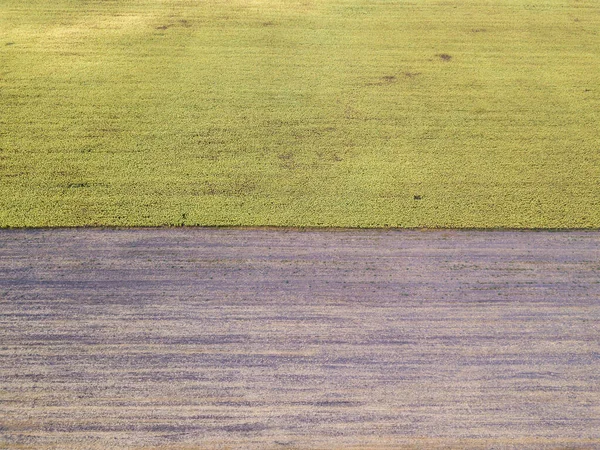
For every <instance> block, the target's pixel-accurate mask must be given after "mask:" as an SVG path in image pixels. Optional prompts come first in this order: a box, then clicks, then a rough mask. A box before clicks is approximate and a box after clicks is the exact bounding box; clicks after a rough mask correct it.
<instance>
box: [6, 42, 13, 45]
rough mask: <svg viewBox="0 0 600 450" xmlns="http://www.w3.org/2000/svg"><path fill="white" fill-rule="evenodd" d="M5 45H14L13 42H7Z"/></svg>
mask: <svg viewBox="0 0 600 450" xmlns="http://www.w3.org/2000/svg"><path fill="white" fill-rule="evenodd" d="M5 45H15V43H14V42H7V43H6V44H5Z"/></svg>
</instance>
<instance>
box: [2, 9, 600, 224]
mask: <svg viewBox="0 0 600 450" xmlns="http://www.w3.org/2000/svg"><path fill="white" fill-rule="evenodd" d="M80 225H115V226H129V225H141V226H146V225H148V226H150V225H249V226H255V225H274V226H277V225H282V226H337V227H386V226H390V227H469V228H471V227H511V228H546V227H548V228H598V227H600V4H599V3H598V1H597V0H579V1H578V0H539V1H536V0H527V1H525V0H479V1H470V0H446V1H444V0H438V1H431V0H413V1H397V0H390V1H384V0H289V1H287V0H286V1H278V0H265V1H260V0H256V1H254V0H228V1H221V0H216V1H213V0H206V1H200V0H197V1H196V0H178V1H175V0H173V1H171V0H143V1H142V0H138V1H124V0H119V1H116V0H108V1H107V0H104V1H101V0H96V1H85V0H70V1H67V0H55V1H50V0H43V1H42V0H2V2H0V226H2V227H30V226H31V227H39V226H80Z"/></svg>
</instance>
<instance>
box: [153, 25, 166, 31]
mask: <svg viewBox="0 0 600 450" xmlns="http://www.w3.org/2000/svg"><path fill="white" fill-rule="evenodd" d="M168 28H169V26H168V25H161V26H159V27H156V29H157V30H166V29H168Z"/></svg>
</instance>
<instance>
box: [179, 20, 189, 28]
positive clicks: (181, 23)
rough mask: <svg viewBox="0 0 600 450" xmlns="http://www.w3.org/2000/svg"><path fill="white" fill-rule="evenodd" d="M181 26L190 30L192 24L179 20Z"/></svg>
mask: <svg viewBox="0 0 600 450" xmlns="http://www.w3.org/2000/svg"><path fill="white" fill-rule="evenodd" d="M179 25H181V26H182V27H184V28H190V27H191V26H192V23H191V22H190V21H189V20H187V19H179Z"/></svg>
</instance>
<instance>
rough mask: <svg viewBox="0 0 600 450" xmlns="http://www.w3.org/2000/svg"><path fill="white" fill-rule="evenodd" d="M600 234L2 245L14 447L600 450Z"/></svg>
mask: <svg viewBox="0 0 600 450" xmlns="http://www.w3.org/2000/svg"><path fill="white" fill-rule="evenodd" d="M599 298H600V234H599V233H597V232H567V233H556V232H555V233H550V232H536V233H523V232H456V231H436V232H419V231H405V232H397V231H385V232H383V231H360V232H357V231H347V232H325V231H307V232H298V231H295V232H291V231H266V230H230V229H171V230H164V229H146V230H99V229H80V230H37V231H36V230H34V231H32V230H30V231H22V230H21V231H15V230H13V231H10V230H5V231H2V232H1V233H0V358H1V364H0V409H1V411H2V414H1V416H0V447H2V448H32V449H33V448H35V449H45V448H62V449H64V448H69V449H92V448H102V449H105V448H178V449H179V448H211V449H212V448H215V449H216V448H221V449H225V448H227V449H238V448H239V449H241V448H245V449H247V448H261V449H262V448H267V449H292V448H310V449H317V448H319V449H332V448H344V449H347V448H361V449H365V448H502V449H509V448H519V449H522V448H535V449H539V448H549V449H550V448H551V449H557V448H589V449H592V448H600V431H599V430H600V406H599V405H600V358H599V355H600V345H599V336H600V301H599Z"/></svg>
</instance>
